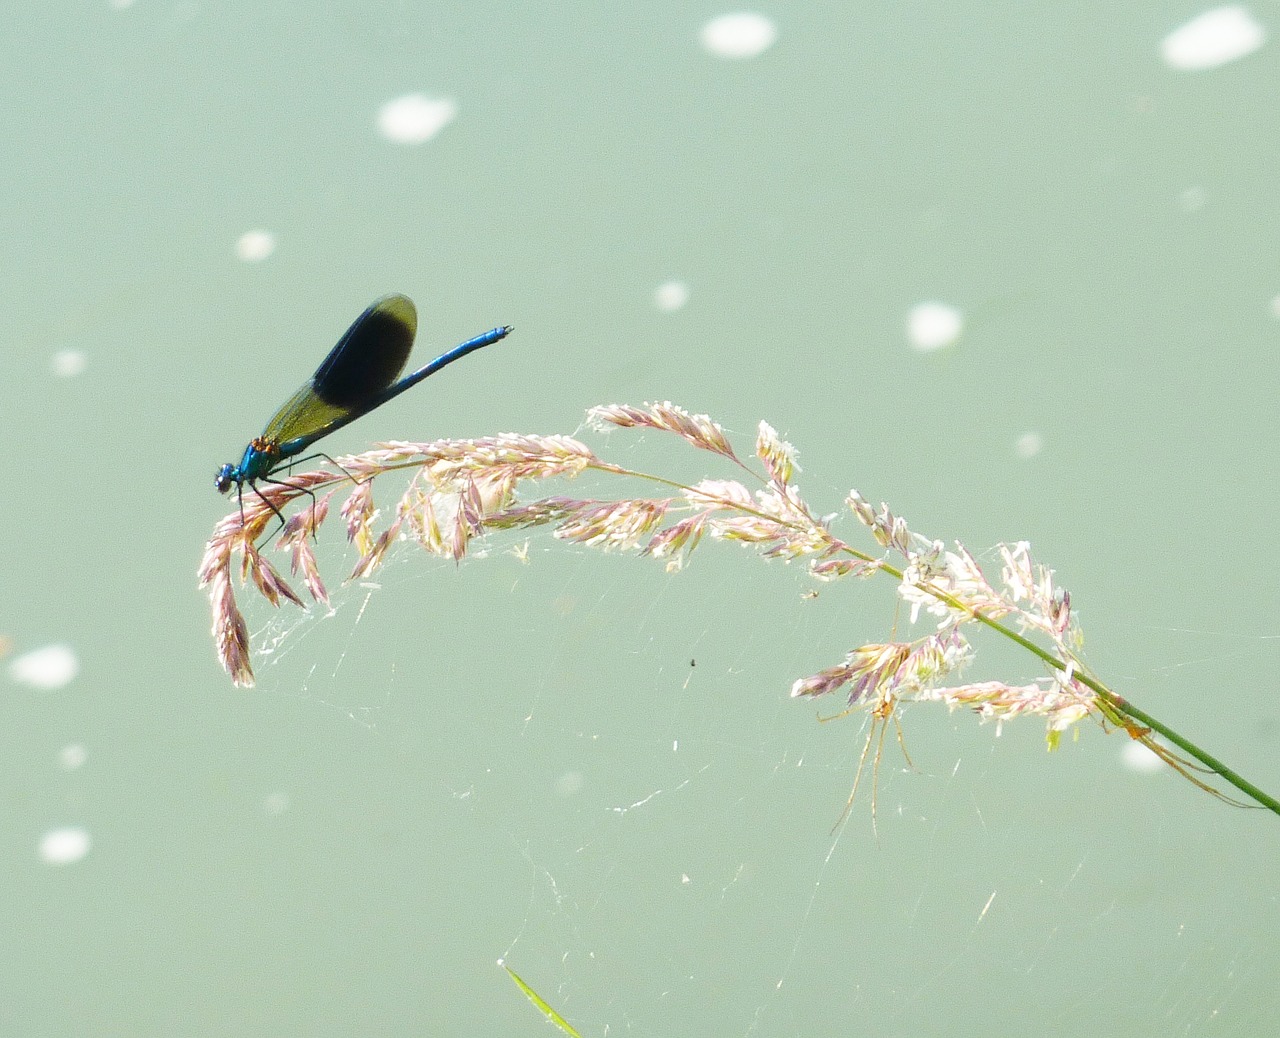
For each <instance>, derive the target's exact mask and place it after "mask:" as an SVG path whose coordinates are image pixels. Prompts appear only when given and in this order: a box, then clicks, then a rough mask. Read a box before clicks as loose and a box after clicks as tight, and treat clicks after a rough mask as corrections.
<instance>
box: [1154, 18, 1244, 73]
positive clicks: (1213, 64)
mask: <svg viewBox="0 0 1280 1038" xmlns="http://www.w3.org/2000/svg"><path fill="white" fill-rule="evenodd" d="M1266 41H1267V30H1266V29H1265V28H1264V27H1263V25H1262V23H1260V22H1259V21H1258V20H1257V19H1256V18H1254V16H1253V14H1252V12H1251V11H1249V9H1248V8H1247V7H1241V6H1240V5H1238V4H1229V5H1228V6H1226V7H1215V8H1214V9H1213V10H1211V11H1205V12H1204V14H1198V15H1196V16H1195V17H1194V18H1192V19H1191V21H1189V22H1187V23H1186V24H1185V25H1180V26H1178V28H1176V29H1174V30H1173V32H1171V33H1169V35H1168V36H1166V37H1165V38H1164V39H1163V40H1162V41H1161V43H1160V56H1161V57H1162V58H1164V61H1165V64H1166V65H1168V66H1169V67H1170V68H1176V69H1179V70H1181V71H1183V72H1201V71H1203V70H1205V69H1210V68H1217V67H1218V66H1219V65H1225V64H1227V63H1228V62H1231V61H1235V60H1236V59H1237V58H1243V57H1244V56H1245V55H1246V54H1252V53H1253V52H1254V51H1255V50H1257V49H1258V48H1259V47H1261V46H1262V45H1263V44H1264V43H1266Z"/></svg>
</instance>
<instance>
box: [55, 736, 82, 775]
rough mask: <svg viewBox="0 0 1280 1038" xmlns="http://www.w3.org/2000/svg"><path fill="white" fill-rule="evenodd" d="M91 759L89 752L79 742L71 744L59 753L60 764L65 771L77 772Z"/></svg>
mask: <svg viewBox="0 0 1280 1038" xmlns="http://www.w3.org/2000/svg"><path fill="white" fill-rule="evenodd" d="M88 759H89V751H88V750H86V749H85V748H84V747H83V746H82V745H81V744H80V743H78V742H69V743H67V745H66V746H64V747H62V749H61V750H60V751H59V752H58V763H59V764H60V765H61V766H62V770H63V771H75V770H76V768H78V767H80V766H81V765H83V764H84V762H85V761H87V760H88Z"/></svg>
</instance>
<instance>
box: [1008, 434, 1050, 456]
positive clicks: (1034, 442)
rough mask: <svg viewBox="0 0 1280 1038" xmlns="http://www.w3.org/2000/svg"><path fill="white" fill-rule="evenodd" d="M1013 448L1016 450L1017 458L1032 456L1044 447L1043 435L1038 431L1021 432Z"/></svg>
mask: <svg viewBox="0 0 1280 1038" xmlns="http://www.w3.org/2000/svg"><path fill="white" fill-rule="evenodd" d="M1014 449H1015V450H1016V451H1017V452H1018V457H1019V458H1034V457H1035V456H1036V455H1037V454H1039V453H1040V451H1041V450H1043V449H1044V437H1043V436H1041V435H1040V434H1039V433H1038V432H1027V433H1023V434H1022V435H1021V436H1019V437H1018V442H1017V444H1016V446H1015V447H1014Z"/></svg>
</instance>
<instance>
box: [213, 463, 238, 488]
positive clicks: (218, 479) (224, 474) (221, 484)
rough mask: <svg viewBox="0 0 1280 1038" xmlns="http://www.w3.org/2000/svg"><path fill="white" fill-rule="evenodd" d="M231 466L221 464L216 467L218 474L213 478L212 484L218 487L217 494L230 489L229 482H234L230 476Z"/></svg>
mask: <svg viewBox="0 0 1280 1038" xmlns="http://www.w3.org/2000/svg"><path fill="white" fill-rule="evenodd" d="M231 471H232V470H231V466H230V465H223V466H222V468H220V469H218V474H217V475H216V476H215V477H214V478H213V485H214V486H215V487H217V488H218V493H219V494H225V493H226V492H227V491H228V490H230V489H231V484H232V483H234V482H235V480H234V479H232V478H231Z"/></svg>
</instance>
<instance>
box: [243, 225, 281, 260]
mask: <svg viewBox="0 0 1280 1038" xmlns="http://www.w3.org/2000/svg"><path fill="white" fill-rule="evenodd" d="M275 251H276V236H275V235H274V234H272V233H271V232H270V231H245V232H244V234H242V235H240V237H239V238H237V239H236V256H237V257H238V258H239V259H242V260H244V261H245V262H246V263H261V262H262V261H263V260H264V259H266V258H267V257H268V256H270V255H271V254H272V253H273V252H275Z"/></svg>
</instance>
